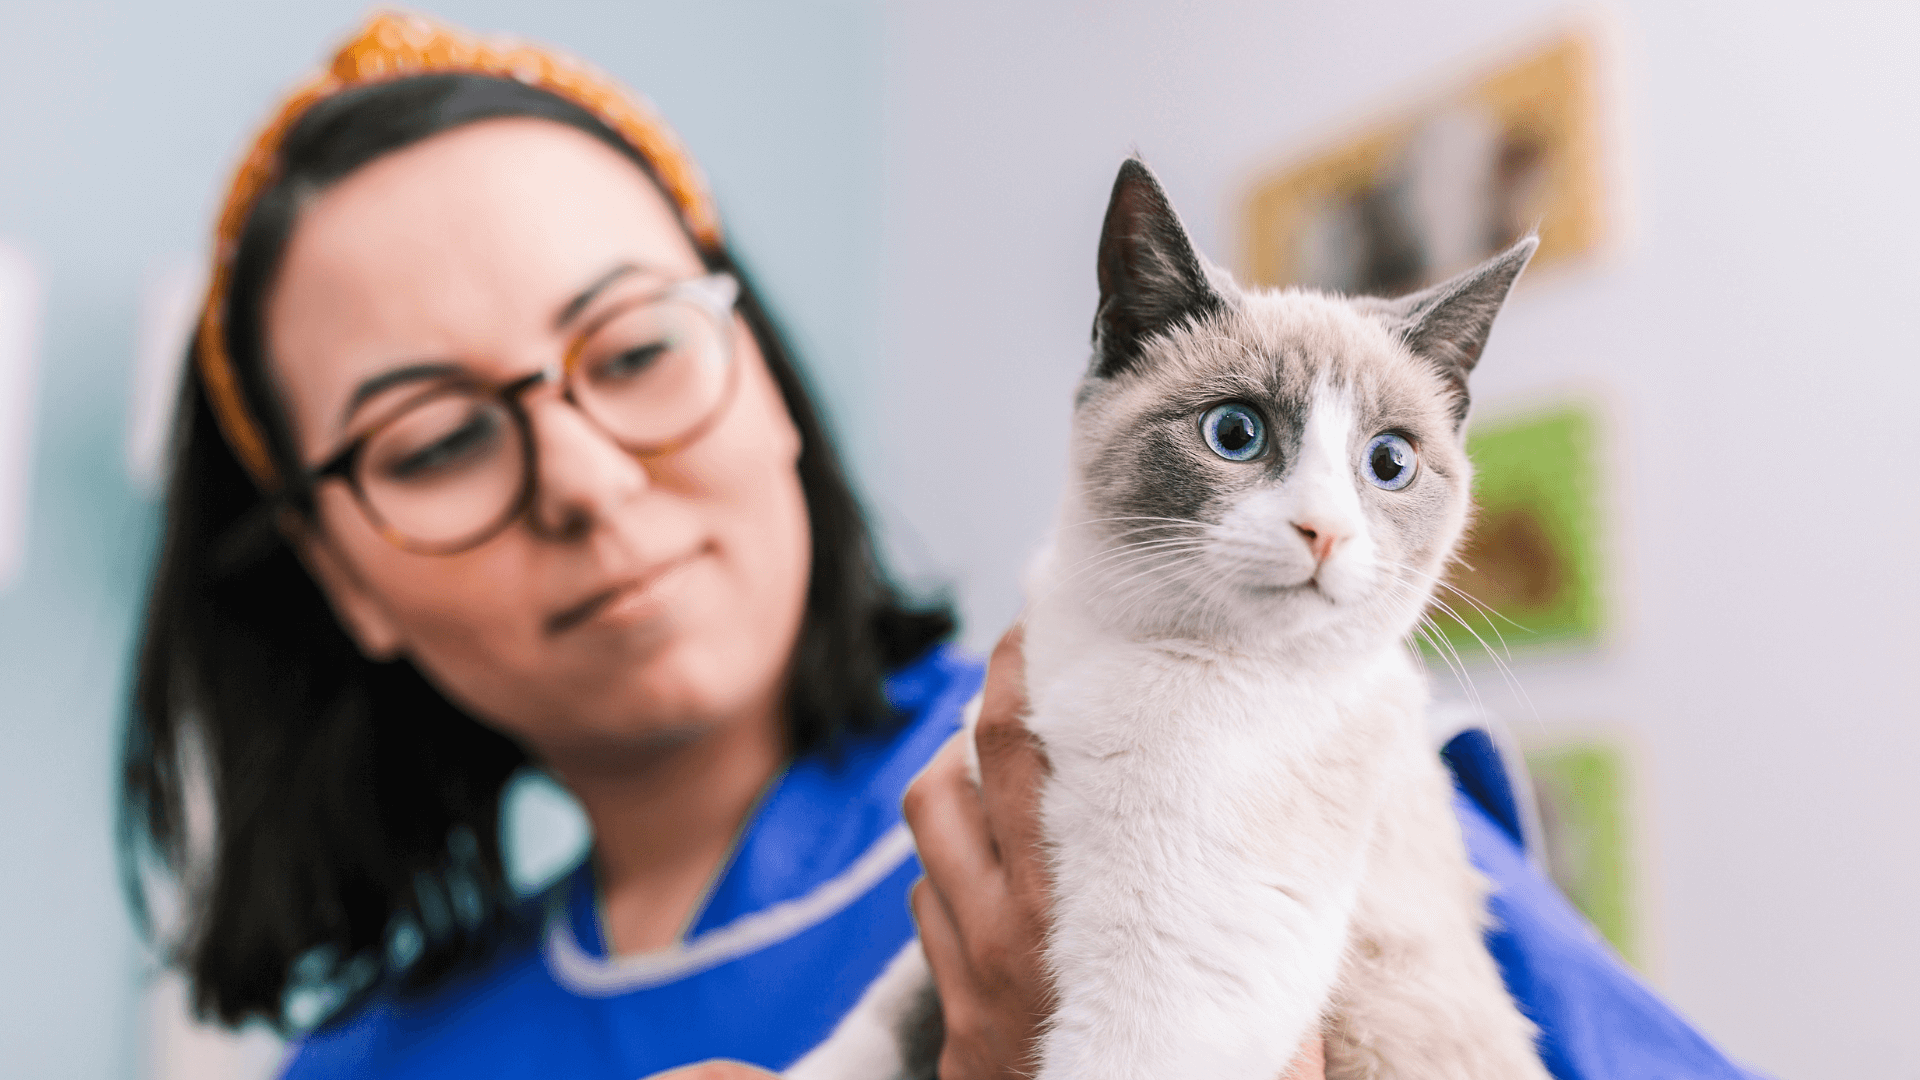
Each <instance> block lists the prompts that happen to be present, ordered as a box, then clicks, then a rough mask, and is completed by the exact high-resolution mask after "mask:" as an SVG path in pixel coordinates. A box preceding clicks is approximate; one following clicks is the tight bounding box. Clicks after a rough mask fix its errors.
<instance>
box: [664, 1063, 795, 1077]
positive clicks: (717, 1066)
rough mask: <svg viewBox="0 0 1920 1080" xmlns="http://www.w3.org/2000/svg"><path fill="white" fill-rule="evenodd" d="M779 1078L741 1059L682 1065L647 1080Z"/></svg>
mask: <svg viewBox="0 0 1920 1080" xmlns="http://www.w3.org/2000/svg"><path fill="white" fill-rule="evenodd" d="M769 1078H773V1080H778V1078H777V1077H776V1076H775V1074H773V1073H770V1072H768V1071H767V1070H765V1069H761V1068H757V1067H755V1066H752V1065H748V1064H746V1063H745V1062H740V1061H719V1060H714V1061H703V1062H701V1063H700V1064H698V1065H682V1066H681V1067H679V1068H677V1069H669V1070H667V1071H666V1072H663V1073H654V1074H653V1075H652V1076H650V1077H648V1078H647V1080H769Z"/></svg>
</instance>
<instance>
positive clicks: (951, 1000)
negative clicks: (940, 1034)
mask: <svg viewBox="0 0 1920 1080" xmlns="http://www.w3.org/2000/svg"><path fill="white" fill-rule="evenodd" d="M907 905H908V907H910V908H911V909H912V911H913V923H914V925H915V926H916V927H918V928H919V931H920V948H921V949H922V950H923V951H925V953H926V954H927V966H928V967H929V968H932V969H933V985H934V988H935V989H936V990H938V991H939V992H940V1001H941V1008H942V1010H943V1012H953V1011H956V1010H957V1011H960V1012H962V1013H964V1012H965V1011H966V1010H967V1009H969V1008H971V1007H972V1001H973V992H972V991H973V988H974V981H975V980H974V977H973V972H972V970H971V969H970V968H969V966H968V962H967V950H966V946H964V945H963V944H961V942H960V929H959V927H958V925H956V924H955V922H954V918H953V910H952V908H951V907H949V906H948V904H947V900H946V898H945V897H943V896H941V895H940V890H939V889H938V888H936V887H935V886H934V884H933V882H932V881H930V880H928V879H926V878H921V879H920V880H919V881H917V882H915V883H914V885H913V891H912V892H909V893H908V894H907ZM947 1019H948V1020H949V1021H951V1020H952V1017H948V1018H947ZM961 1019H962V1020H964V1019H965V1017H964V1016H962V1018H961Z"/></svg>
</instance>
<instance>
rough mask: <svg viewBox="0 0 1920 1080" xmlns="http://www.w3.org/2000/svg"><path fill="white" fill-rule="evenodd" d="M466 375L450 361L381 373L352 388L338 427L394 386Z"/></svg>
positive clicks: (343, 425)
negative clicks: (361, 407)
mask: <svg viewBox="0 0 1920 1080" xmlns="http://www.w3.org/2000/svg"><path fill="white" fill-rule="evenodd" d="M465 374H467V369H466V367H465V366H464V365H461V364H456V363H454V362H452V361H450V360H434V361H429V362H426V363H420V364H408V365H407V366H405V367H397V368H394V369H393V370H391V371H383V372H381V373H380V374H378V375H375V376H374V377H373V378H371V379H368V380H367V381H365V382H363V383H361V384H360V385H359V386H356V387H354V388H353V396H352V397H350V398H348V399H347V407H346V409H345V410H343V411H342V412H341V414H340V426H341V427H346V426H347V424H348V423H349V422H350V421H352V420H353V414H354V413H355V412H356V411H358V410H359V408H360V406H362V405H365V404H366V403H367V402H369V401H371V400H373V399H374V398H376V397H379V396H380V395H381V394H384V393H386V392H387V391H388V390H391V389H393V388H394V387H396V386H403V385H405V384H407V383H413V382H425V381H427V380H429V379H450V378H454V377H456V376H460V375H465Z"/></svg>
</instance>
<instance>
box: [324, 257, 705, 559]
mask: <svg viewBox="0 0 1920 1080" xmlns="http://www.w3.org/2000/svg"><path fill="white" fill-rule="evenodd" d="M739 291H740V287H739V284H738V283H737V282H736V281H735V280H734V279H733V277H732V276H731V275H728V274H712V275H709V276H707V277H700V278H693V279H690V280H687V281H682V282H679V283H677V284H674V285H671V286H668V287H667V288H665V289H663V290H658V291H655V292H651V293H648V294H645V295H643V296H639V297H636V298H634V299H632V300H629V301H626V302H624V303H620V304H617V305H615V306H613V307H610V308H609V309H608V310H607V311H605V312H604V313H602V314H600V315H598V316H596V317H595V318H594V319H593V320H592V321H591V322H589V323H587V324H586V326H584V327H583V328H581V330H580V332H579V334H578V335H577V336H576V337H575V338H574V340H573V343H572V344H571V345H570V346H569V347H568V349H567V351H566V353H565V355H564V357H563V359H562V361H561V362H560V363H559V364H555V365H551V366H548V367H546V368H543V369H541V370H539V371H536V372H534V373H533V374H531V375H528V376H525V377H523V378H519V379H515V380H513V381H512V382H507V383H494V382H488V381H486V380H482V379H475V378H466V377H459V376H456V377H452V378H448V379H442V380H440V381H438V382H436V383H435V384H434V385H433V386H431V387H429V388H427V389H425V390H422V391H420V392H418V393H416V394H414V395H412V396H410V397H407V398H405V399H404V400H402V401H401V402H400V403H399V404H397V405H396V406H394V407H393V408H392V409H390V410H388V411H386V412H385V413H384V414H383V415H382V416H381V418H380V419H379V420H377V421H376V422H375V423H374V424H373V425H372V426H370V427H368V428H367V429H366V430H364V431H362V432H361V433H360V434H359V435H357V436H355V437H354V438H353V439H352V440H351V441H349V442H348V443H347V444H346V445H345V446H344V447H342V448H341V449H340V450H339V451H338V452H337V453H335V454H334V455H333V456H332V457H330V458H328V459H327V460H326V461H325V462H324V463H323V464H321V465H320V466H319V467H317V468H315V469H313V470H311V471H309V472H308V474H307V479H308V482H309V483H310V484H312V485H314V486H318V485H319V484H320V483H322V482H324V481H326V480H328V479H330V478H334V477H338V478H339V479H342V480H344V481H346V483H347V485H348V486H349V487H350V488H352V490H353V494H354V497H355V498H356V499H358V500H359V502H360V506H361V509H363V510H364V511H365V512H366V515H367V517H368V519H369V520H371V521H372V522H373V524H374V526H375V527H376V528H378V529H379V530H380V533H381V534H382V535H383V536H385V537H386V538H387V539H388V540H389V541H391V542H392V543H394V544H396V545H398V546H399V547H402V548H405V549H406V550H408V551H414V552H420V553H423V554H430V555H453V554H458V553H459V552H462V551H467V550H470V549H472V548H474V547H477V546H479V545H480V544H483V543H485V542H486V541H488V540H490V539H492V538H493V537H495V536H497V535H499V533H500V532H501V530H503V529H505V528H506V527H507V526H508V525H510V524H512V523H513V522H514V521H515V520H516V519H518V518H519V517H520V515H522V514H524V513H526V512H527V510H528V508H529V507H530V506H531V505H532V503H533V494H534V486H535V478H536V476H537V475H538V469H537V463H536V461H535V451H534V440H533V421H532V418H531V417H530V416H529V415H528V413H527V408H526V405H525V403H524V401H523V399H524V398H525V397H526V395H527V394H528V393H529V392H531V391H532V390H534V389H535V388H536V387H540V386H546V385H549V384H553V385H557V386H559V387H560V390H561V394H562V396H564V397H565V398H566V400H567V401H569V402H570V403H572V404H573V406H574V407H575V408H577V409H579V410H580V411H581V412H582V413H584V414H586V416H587V418H588V419H589V420H591V421H592V422H593V423H594V424H595V425H596V426H597V427H599V428H600V430H601V431H603V432H605V433H606V435H607V437H608V438H610V439H612V440H613V441H614V442H615V443H617V444H618V445H620V446H621V447H622V448H624V449H625V450H626V451H627V452H628V453H630V454H632V455H634V456H635V457H637V458H641V459H643V460H645V459H650V458H655V457H660V456H662V455H665V454H670V453H673V452H674V451H676V450H678V449H680V448H682V447H684V446H686V445H687V444H689V443H691V442H693V441H694V440H696V439H698V438H700V437H701V436H702V435H704V434H706V433H707V430H708V429H709V428H711V427H712V426H713V424H714V422H715V421H716V420H718V419H719V418H720V415H721V413H722V412H723V411H724V410H725V408H726V405H727V403H728V402H729V401H730V400H731V399H732V397H733V389H734V384H735V383H736V382H738V381H739V380H738V374H737V368H738V365H737V364H735V363H734V358H733V320H732V312H733V305H734V302H735V300H736V299H738V297H739Z"/></svg>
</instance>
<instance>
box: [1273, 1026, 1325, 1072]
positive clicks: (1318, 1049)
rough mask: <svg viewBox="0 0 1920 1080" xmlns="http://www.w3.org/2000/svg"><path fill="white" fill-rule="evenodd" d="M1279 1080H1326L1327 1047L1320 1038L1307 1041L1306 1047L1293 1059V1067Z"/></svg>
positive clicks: (1316, 1036) (1313, 1037) (1315, 1036)
mask: <svg viewBox="0 0 1920 1080" xmlns="http://www.w3.org/2000/svg"><path fill="white" fill-rule="evenodd" d="M1281 1080H1327V1046H1326V1043H1325V1042H1323V1041H1321V1038H1320V1036H1318V1035H1314V1036H1312V1037H1311V1038H1309V1039H1308V1040H1307V1045H1305V1046H1303V1047H1301V1048H1300V1056H1299V1057H1297V1058H1294V1059H1293V1067H1292V1068H1291V1069H1288V1070H1287V1075H1286V1076H1284V1077H1282V1078H1281Z"/></svg>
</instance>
